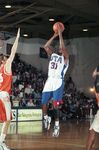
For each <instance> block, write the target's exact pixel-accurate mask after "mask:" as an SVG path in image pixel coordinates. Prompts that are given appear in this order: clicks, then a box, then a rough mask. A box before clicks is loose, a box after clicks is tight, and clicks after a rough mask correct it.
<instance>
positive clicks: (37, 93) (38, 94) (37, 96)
mask: <svg viewBox="0 0 99 150" xmlns="http://www.w3.org/2000/svg"><path fill="white" fill-rule="evenodd" d="M34 98H35V99H38V98H39V99H40V98H41V95H40V93H39V92H38V90H36V92H35V93H34Z"/></svg>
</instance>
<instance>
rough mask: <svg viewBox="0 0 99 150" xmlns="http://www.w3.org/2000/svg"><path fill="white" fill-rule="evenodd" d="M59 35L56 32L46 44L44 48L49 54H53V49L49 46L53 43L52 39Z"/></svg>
mask: <svg viewBox="0 0 99 150" xmlns="http://www.w3.org/2000/svg"><path fill="white" fill-rule="evenodd" d="M57 36H58V34H56V33H55V34H54V35H53V36H52V37H51V38H50V39H49V40H48V42H47V43H46V44H45V45H44V49H45V51H46V52H47V53H48V54H49V55H52V53H53V51H52V50H51V49H50V48H49V46H50V44H51V43H52V41H53V40H54V39H55V38H56V37H57Z"/></svg>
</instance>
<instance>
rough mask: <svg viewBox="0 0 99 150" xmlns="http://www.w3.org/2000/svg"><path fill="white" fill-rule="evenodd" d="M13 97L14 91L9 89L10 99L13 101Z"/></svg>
mask: <svg viewBox="0 0 99 150" xmlns="http://www.w3.org/2000/svg"><path fill="white" fill-rule="evenodd" d="M14 99H15V95H14V92H13V91H11V94H10V101H13V100H14Z"/></svg>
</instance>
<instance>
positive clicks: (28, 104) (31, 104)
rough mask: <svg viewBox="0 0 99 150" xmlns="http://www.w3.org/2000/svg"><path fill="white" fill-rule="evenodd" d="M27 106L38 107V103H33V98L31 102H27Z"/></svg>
mask: <svg viewBox="0 0 99 150" xmlns="http://www.w3.org/2000/svg"><path fill="white" fill-rule="evenodd" d="M27 106H34V107H36V105H34V104H33V100H32V98H30V99H29V102H28V103H27Z"/></svg>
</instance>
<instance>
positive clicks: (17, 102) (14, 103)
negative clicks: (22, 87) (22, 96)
mask: <svg viewBox="0 0 99 150" xmlns="http://www.w3.org/2000/svg"><path fill="white" fill-rule="evenodd" d="M12 105H13V107H18V106H19V101H18V99H17V97H15V99H14V101H12Z"/></svg>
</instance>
